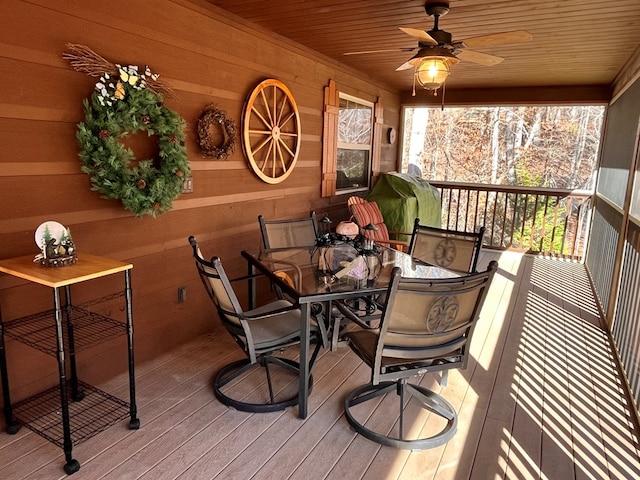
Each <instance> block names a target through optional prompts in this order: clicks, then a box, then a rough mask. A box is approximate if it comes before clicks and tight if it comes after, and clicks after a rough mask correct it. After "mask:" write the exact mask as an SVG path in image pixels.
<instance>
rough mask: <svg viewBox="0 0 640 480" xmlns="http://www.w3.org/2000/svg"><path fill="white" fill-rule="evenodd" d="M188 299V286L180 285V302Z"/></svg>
mask: <svg viewBox="0 0 640 480" xmlns="http://www.w3.org/2000/svg"><path fill="white" fill-rule="evenodd" d="M186 301H187V287H178V303H184V302H186Z"/></svg>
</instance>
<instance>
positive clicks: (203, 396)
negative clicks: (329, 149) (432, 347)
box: [0, 252, 640, 480]
mask: <svg viewBox="0 0 640 480" xmlns="http://www.w3.org/2000/svg"><path fill="white" fill-rule="evenodd" d="M492 258H497V259H498V260H499V262H500V271H499V275H497V276H496V278H495V281H494V283H493V285H492V287H491V291H490V293H489V298H488V301H487V303H486V304H485V308H484V310H483V314H482V319H481V322H480V324H479V325H478V328H477V329H476V332H475V335H474V338H473V342H472V361H471V362H470V365H469V367H468V369H467V370H466V371H464V372H452V374H451V375H450V376H449V384H448V386H447V387H445V388H442V389H441V388H440V387H439V384H438V383H437V379H436V378H435V377H432V376H426V377H424V378H423V380H422V384H423V385H426V386H429V387H430V388H433V389H435V390H436V391H440V390H442V394H443V395H444V396H445V397H446V398H447V399H448V400H449V401H450V402H451V403H452V404H453V405H454V406H455V407H456V408H457V409H458V411H459V426H458V431H457V434H456V435H455V437H454V438H453V440H451V441H450V442H449V443H448V444H446V445H444V446H442V447H439V448H435V449H433V450H427V451H423V452H415V453H412V452H408V451H400V450H395V449H392V448H388V447H380V446H378V445H377V444H375V443H372V442H370V441H368V440H366V439H364V438H362V437H360V436H358V435H355V434H354V433H353V432H352V431H351V430H350V429H349V427H348V425H347V422H346V420H345V418H344V415H343V401H344V397H345V394H346V393H347V392H348V391H350V390H351V389H353V388H354V387H355V386H357V385H359V384H362V383H365V382H366V381H367V380H368V370H367V368H366V367H365V366H364V365H362V364H361V362H360V361H359V360H358V358H357V357H356V355H354V354H352V353H351V351H350V350H349V349H348V348H341V349H339V350H338V351H337V352H329V351H324V352H323V353H322V356H321V357H320V359H319V360H318V362H317V364H316V365H315V367H314V369H313V374H314V379H315V385H314V389H313V392H312V394H311V397H310V402H309V412H310V414H309V416H308V418H307V419H305V420H300V419H298V418H297V415H296V413H297V410H296V408H293V409H288V410H286V411H284V412H279V413H269V414H247V413H242V412H238V411H234V410H230V409H227V408H225V407H224V406H223V405H221V404H220V403H219V402H218V401H217V400H215V398H214V397H213V394H212V390H211V387H210V380H211V378H212V375H213V373H214V372H215V371H216V370H217V368H219V367H220V366H221V365H223V364H226V363H228V362H229V361H231V360H232V359H236V358H240V355H239V351H238V349H237V347H236V346H235V345H233V343H232V342H231V341H230V340H229V339H228V338H227V335H226V334H224V335H220V332H214V333H212V334H210V335H206V336H203V337H201V338H198V339H196V340H195V341H193V342H191V343H190V344H188V345H184V346H182V347H181V348H179V349H177V350H176V351H172V352H168V353H167V354H165V355H163V356H162V357H159V358H156V359H155V360H154V361H152V362H148V363H146V364H142V365H138V366H137V400H138V411H139V415H140V418H141V421H142V427H141V429H140V430H137V431H130V430H128V429H127V427H126V422H123V424H122V425H116V426H114V427H111V428H109V429H107V430H105V431H104V432H102V433H100V434H98V435H97V436H95V437H93V438H91V439H89V440H87V441H85V442H83V443H81V444H80V445H78V446H76V447H75V448H74V457H75V458H76V459H77V460H78V461H79V462H80V463H81V469H80V471H79V472H77V473H76V474H74V475H73V478H74V479H76V480H81V479H91V480H96V479H100V478H104V479H118V480H121V479H134V478H135V479H138V478H140V479H154V480H157V479H173V478H181V479H214V478H217V479H225V480H226V479H242V480H246V479H250V478H252V479H277V480H281V479H305V480H315V479H341V480H342V479H361V478H364V479H407V480H408V479H429V478H437V479H460V480H461V479H468V478H472V479H478V480H486V479H494V478H517V479H529V478H531V479H533V478H536V479H537V478H542V479H559V480H566V479H574V478H575V479H583V478H592V479H602V478H612V479H637V478H640V461H639V444H638V438H637V435H636V433H635V432H634V430H633V424H632V422H631V419H630V414H629V411H628V408H627V405H626V401H625V399H624V395H623V394H622V387H621V383H620V380H619V379H618V376H617V373H616V369H615V367H614V363H613V360H612V356H611V352H610V347H609V346H608V341H607V336H606V335H605V333H604V332H603V331H602V330H601V329H600V327H599V320H598V313H597V309H596V307H595V303H594V300H593V298H592V296H591V294H590V293H589V292H590V288H589V284H588V281H587V278H586V274H585V272H584V267H583V266H582V265H579V264H575V263H569V262H563V261H554V260H545V259H540V258H534V257H528V256H521V255H518V254H514V253H503V254H499V253H492V252H490V253H485V254H484V258H483V259H482V261H481V265H480V266H481V267H484V266H486V264H487V263H488V262H489V260H490V259H492ZM286 353H287V354H289V355H291V356H294V355H295V354H296V352H295V349H293V350H292V351H291V352H286ZM100 387H101V388H103V389H104V390H106V391H108V392H110V393H113V394H115V395H116V396H119V397H121V398H127V395H128V393H127V392H128V389H127V388H128V387H127V382H126V377H125V376H122V377H120V378H115V379H113V380H112V381H110V382H109V383H108V384H105V385H100ZM238 388H242V386H239V387H238ZM378 410H380V411H373V412H372V416H373V417H372V418H373V421H379V422H387V423H388V424H389V425H390V426H391V424H392V423H393V422H394V421H395V418H394V417H393V416H390V415H389V413H388V412H386V411H382V408H380V409H378ZM62 464H63V454H62V450H61V449H59V448H58V447H56V446H54V445H53V444H51V443H49V442H47V441H45V440H44V439H42V438H41V437H39V436H37V435H36V434H34V433H32V432H30V431H29V430H27V429H25V428H23V429H21V431H20V432H18V434H16V435H13V436H12V435H8V434H6V433H0V477H1V478H3V479H6V480H14V479H15V480H17V479H30V480H34V479H55V478H64V477H65V475H64V473H63V471H62Z"/></svg>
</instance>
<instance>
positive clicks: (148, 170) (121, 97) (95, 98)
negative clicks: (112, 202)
mask: <svg viewBox="0 0 640 480" xmlns="http://www.w3.org/2000/svg"><path fill="white" fill-rule="evenodd" d="M75 47H77V48H83V49H84V50H83V51H82V54H81V55H78V54H77V52H76V54H75V55H68V56H66V57H65V58H67V59H70V60H72V65H73V66H74V68H75V69H76V70H80V71H84V72H85V73H89V72H88V71H87V68H88V67H86V65H91V71H92V72H96V71H98V70H100V68H102V72H103V73H102V74H101V75H100V81H99V82H98V83H96V91H94V92H93V94H92V95H91V101H90V102H89V101H88V100H85V101H84V102H83V103H84V108H85V120H84V122H82V123H80V124H79V125H78V131H77V134H76V136H77V138H78V141H79V143H80V147H81V151H80V153H79V156H80V158H81V160H82V171H83V172H84V173H86V174H88V175H89V176H90V177H91V189H92V190H95V191H97V192H99V193H100V194H101V195H102V197H104V198H112V199H119V200H120V201H121V202H122V204H123V206H124V208H125V209H127V210H129V211H130V212H132V213H133V214H134V215H135V216H137V217H142V216H143V215H145V214H146V215H151V216H152V217H156V216H157V215H160V214H162V213H165V212H167V211H169V210H170V209H171V206H172V202H173V200H174V199H175V198H176V197H177V196H178V195H179V194H180V192H181V191H182V187H183V184H184V181H185V179H186V178H187V177H188V176H189V174H190V169H189V162H188V160H187V151H186V148H185V146H184V138H185V137H184V125H185V122H184V120H183V119H182V117H180V115H178V114H177V113H176V112H174V111H172V110H169V109H168V108H166V107H164V106H163V105H162V100H163V95H162V94H161V93H160V92H165V93H166V92H167V89H166V87H165V86H163V85H162V84H160V83H159V82H158V81H157V78H158V76H157V74H154V73H151V71H150V69H149V68H148V67H146V68H145V71H144V72H143V73H139V72H138V67H137V66H134V65H129V66H127V67H122V66H120V65H118V64H115V65H112V64H110V63H109V62H107V61H106V60H104V59H103V58H102V57H99V56H98V55H97V54H95V53H94V52H92V51H91V50H89V49H87V48H86V47H82V46H75ZM87 52H90V53H87ZM88 57H92V58H89V59H88ZM96 58H97V59H99V60H98V61H99V62H100V63H101V65H95V62H96ZM74 60H75V61H76V64H74ZM78 64H81V65H80V66H78ZM111 67H114V68H111ZM81 68H84V70H82V69H81ZM114 69H115V72H114ZM89 74H90V75H93V76H96V75H95V74H93V73H89ZM154 87H155V88H154ZM137 132H146V133H147V135H149V136H152V135H155V136H157V138H158V145H159V154H158V158H157V159H147V160H140V161H137V162H136V159H135V156H134V153H133V152H132V151H131V149H129V148H127V147H125V146H124V145H123V144H122V143H121V142H120V139H122V138H123V137H125V136H126V135H128V134H132V133H137Z"/></svg>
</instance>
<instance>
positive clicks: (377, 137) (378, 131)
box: [371, 98, 384, 178]
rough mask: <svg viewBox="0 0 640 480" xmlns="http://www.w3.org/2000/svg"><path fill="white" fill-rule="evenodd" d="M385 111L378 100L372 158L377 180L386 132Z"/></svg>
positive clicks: (373, 173)
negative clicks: (384, 132)
mask: <svg viewBox="0 0 640 480" xmlns="http://www.w3.org/2000/svg"><path fill="white" fill-rule="evenodd" d="M383 124H384V110H383V108H382V101H381V100H380V99H379V98H378V100H377V101H376V103H375V104H374V105H373V144H372V148H373V152H372V154H371V156H372V157H373V158H372V159H371V175H372V176H373V177H374V178H375V177H377V176H378V174H379V173H380V148H381V146H382V131H383V130H384V125H383Z"/></svg>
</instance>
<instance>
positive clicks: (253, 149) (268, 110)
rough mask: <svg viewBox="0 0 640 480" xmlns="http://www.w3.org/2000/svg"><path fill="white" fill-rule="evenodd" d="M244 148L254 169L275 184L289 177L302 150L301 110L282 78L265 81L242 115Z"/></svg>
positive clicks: (264, 178)
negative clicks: (280, 79) (281, 80)
mask: <svg viewBox="0 0 640 480" xmlns="http://www.w3.org/2000/svg"><path fill="white" fill-rule="evenodd" d="M242 121H243V122H242V147H243V149H244V153H245V155H246V156H247V159H248V160H249V164H250V165H251V168H252V169H253V171H254V172H255V173H256V175H258V177H260V178H261V179H262V180H263V181H265V182H267V183H271V184H276V183H280V182H282V181H283V180H284V179H286V178H287V177H288V176H289V175H291V172H292V171H293V167H295V165H296V161H297V160H298V153H299V151H300V113H299V112H298V105H297V104H296V101H295V99H294V98H293V95H292V94H291V91H289V89H288V88H287V87H286V86H285V85H284V84H283V83H282V82H280V81H278V80H274V79H269V80H265V81H263V82H261V83H260V84H259V85H258V86H257V87H256V88H255V89H254V90H253V92H251V95H250V96H249V98H248V99H247V103H246V104H245V106H244V113H243V115H242Z"/></svg>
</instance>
